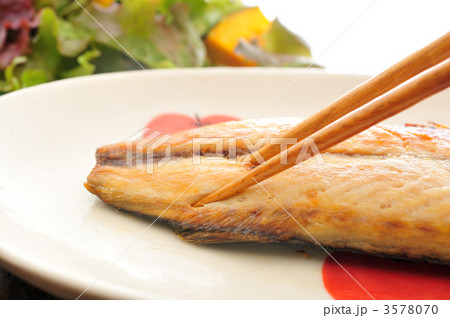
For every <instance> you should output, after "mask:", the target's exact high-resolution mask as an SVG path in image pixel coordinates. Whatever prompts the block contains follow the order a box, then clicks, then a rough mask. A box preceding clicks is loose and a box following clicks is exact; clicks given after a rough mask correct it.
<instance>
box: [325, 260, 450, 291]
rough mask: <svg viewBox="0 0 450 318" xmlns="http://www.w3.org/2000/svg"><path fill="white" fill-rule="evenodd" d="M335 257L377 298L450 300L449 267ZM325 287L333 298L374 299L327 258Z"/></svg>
mask: <svg viewBox="0 0 450 318" xmlns="http://www.w3.org/2000/svg"><path fill="white" fill-rule="evenodd" d="M333 257H334V258H336V260H337V261H338V262H339V263H340V264H341V265H342V266H343V267H344V268H345V269H346V270H347V271H348V272H349V273H350V274H351V275H352V276H353V277H354V278H355V279H356V280H357V281H358V282H359V283H360V284H361V285H362V286H363V287H364V288H365V289H366V290H367V291H368V292H369V293H370V294H371V295H372V296H373V297H374V298H375V299H450V267H449V266H444V265H438V264H427V263H414V262H406V261H395V260H391V259H385V258H380V257H375V256H366V255H358V254H353V253H344V252H342V253H333ZM322 277H323V282H324V285H325V288H326V289H327V291H328V292H329V293H330V294H331V296H332V297H333V298H334V299H372V298H371V297H370V296H369V295H368V294H367V293H366V292H365V291H364V290H363V289H362V288H361V287H360V286H359V285H358V284H357V283H356V282H355V281H354V280H353V279H352V278H351V277H350V276H349V275H348V274H347V273H346V272H345V271H344V270H343V269H342V268H341V267H340V266H339V265H338V264H336V262H335V261H334V260H333V259H332V258H330V257H328V258H327V259H326V261H325V263H324V265H323V268H322Z"/></svg>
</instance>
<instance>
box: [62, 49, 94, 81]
mask: <svg viewBox="0 0 450 318" xmlns="http://www.w3.org/2000/svg"><path fill="white" fill-rule="evenodd" d="M100 55H101V52H100V50H98V49H93V50H90V51H86V52H84V53H83V54H81V55H80V56H78V57H77V62H78V64H79V65H78V66H76V67H74V68H72V69H70V70H68V71H64V72H62V74H61V76H62V77H63V78H68V77H76V76H84V75H91V74H94V71H95V65H94V64H92V63H91V61H92V60H93V59H95V58H97V57H99V56H100Z"/></svg>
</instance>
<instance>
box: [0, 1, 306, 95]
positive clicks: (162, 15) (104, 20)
mask: <svg viewBox="0 0 450 318" xmlns="http://www.w3.org/2000/svg"><path fill="white" fill-rule="evenodd" d="M242 8H243V5H242V4H241V2H240V1H237V0H236V1H233V0H184V1H179V0H122V1H112V0H78V1H69V0H35V1H32V0H16V1H12V0H0V93H1V92H8V91H12V90H17V89H20V88H23V87H29V86H32V85H37V84H40V83H45V82H48V81H52V80H56V79H62V78H69V77H74V76H82V75H89V74H93V73H101V72H111V71H121V70H132V69H139V68H171V67H202V66H210V65H212V63H211V62H210V59H209V57H208V52H207V50H206V47H205V45H204V42H203V38H204V36H205V35H206V34H207V33H208V31H209V30H210V29H211V28H212V27H214V25H216V24H217V23H218V22H220V21H221V20H222V19H223V18H224V17H225V16H227V15H229V14H231V13H233V12H235V11H237V10H240V9H242ZM2 34H7V36H2ZM18 34H19V35H18ZM263 39H264V41H263V43H264V47H254V46H255V45H254V44H252V43H249V42H247V43H244V44H242V45H240V48H239V47H238V48H237V49H238V50H240V51H241V53H240V54H243V55H244V56H246V57H247V58H252V59H254V60H255V61H256V62H258V63H259V65H279V66H287V65H289V66H292V65H294V66H299V65H300V64H301V65H305V64H306V63H307V61H309V58H310V57H311V53H310V51H309V48H308V46H307V45H306V44H305V43H304V41H303V40H302V39H301V38H299V37H298V36H296V35H295V34H293V33H292V32H290V31H289V30H287V29H286V28H285V27H283V26H282V25H281V24H280V23H279V21H278V20H276V21H275V22H273V24H272V27H271V30H270V31H269V32H268V33H267V34H265V35H264V38H263ZM248 46H252V47H250V49H249V48H248ZM286 56H287V59H286ZM280 57H281V59H280ZM285 60H286V61H287V62H286V63H285V62H284V61H285ZM2 62H3V64H2ZM300 62H301V63H300ZM2 65H3V66H2Z"/></svg>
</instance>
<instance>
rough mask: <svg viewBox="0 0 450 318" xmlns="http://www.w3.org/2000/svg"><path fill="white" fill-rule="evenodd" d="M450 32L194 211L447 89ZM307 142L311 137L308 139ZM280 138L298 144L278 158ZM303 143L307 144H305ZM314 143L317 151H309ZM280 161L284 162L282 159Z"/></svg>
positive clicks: (344, 99)
mask: <svg viewBox="0 0 450 318" xmlns="http://www.w3.org/2000/svg"><path fill="white" fill-rule="evenodd" d="M449 57H450V32H448V33H446V34H445V35H444V36H442V37H440V38H439V39H437V40H436V41H434V42H432V43H430V44H429V45H427V46H425V47H424V48H422V49H420V50H418V51H416V52H414V53H413V54H411V55H409V56H408V57H406V58H405V59H403V60H401V61H400V62H398V63H397V64H395V65H393V66H391V67H390V68H388V69H387V70H385V71H384V72H382V73H380V74H378V75H376V76H374V77H372V78H371V79H369V80H368V81H366V82H364V83H362V84H360V85H359V86H357V87H356V88H354V89H352V90H351V91H349V92H347V93H346V94H344V95H343V96H341V97H340V98H338V99H337V100H335V101H334V102H332V103H331V104H329V105H328V106H326V107H325V108H323V109H322V110H320V111H319V112H317V113H315V114H313V115H312V116H310V117H308V118H307V119H305V120H304V121H302V122H301V123H299V124H298V125H296V126H294V127H293V128H292V129H290V130H289V131H288V132H287V133H286V134H284V135H283V136H280V137H279V138H280V140H279V141H278V142H277V143H272V144H268V145H266V146H264V147H262V148H261V149H260V150H259V154H260V156H261V157H262V158H263V159H264V160H265V161H266V162H265V163H264V164H261V165H258V161H257V159H256V158H257V157H256V156H255V155H254V154H251V155H249V156H248V158H246V159H245V160H244V161H246V162H248V163H251V164H253V165H258V166H257V167H255V168H254V169H252V170H250V171H249V172H248V173H247V174H245V175H243V176H242V177H240V178H238V179H236V180H234V181H232V182H230V183H228V184H226V185H225V186H223V187H222V188H220V189H218V190H217V191H215V192H213V193H211V194H209V195H208V196H206V197H205V198H203V199H201V200H200V201H198V202H196V203H195V204H193V206H194V207H199V206H203V205H204V204H207V203H211V202H215V201H220V200H223V199H226V198H228V197H231V196H233V195H235V194H238V193H240V192H242V191H244V190H245V189H247V188H248V187H250V186H252V185H255V184H256V183H259V182H261V181H263V180H265V179H267V178H270V177H271V176H273V175H275V174H277V173H280V172H282V171H284V170H286V169H288V168H290V167H292V166H294V165H296V164H298V163H300V162H302V161H304V160H307V159H308V158H310V157H312V156H314V155H315V154H316V153H317V150H318V151H319V152H322V151H324V150H326V149H327V148H330V147H333V146H335V145H336V144H338V143H340V142H342V141H344V140H346V139H348V138H350V137H352V136H354V135H356V134H358V133H360V132H362V131H364V130H366V129H368V128H370V127H371V126H373V125H375V124H377V123H379V122H381V121H383V120H385V119H387V118H389V117H392V116H394V115H396V114H398V113H400V112H401V111H403V110H405V109H407V108H409V107H411V106H413V105H415V104H416V103H418V102H420V101H421V100H423V99H425V98H427V97H429V96H431V95H433V94H436V93H438V92H439V91H441V90H444V89H446V88H447V87H449V86H450V59H449ZM324 127H325V128H324ZM307 137H310V138H307ZM284 138H297V140H298V141H299V142H297V143H296V144H295V145H292V146H290V147H289V145H287V146H288V147H289V148H287V149H286V150H284V151H283V152H282V153H279V151H280V149H281V147H280V144H279V143H280V142H281V143H282V142H283V140H284ZM305 138H307V139H305ZM312 141H314V144H315V145H316V146H317V148H316V149H314V150H315V151H312V150H313V148H312V147H310V143H311V142H312ZM282 159H283V160H282Z"/></svg>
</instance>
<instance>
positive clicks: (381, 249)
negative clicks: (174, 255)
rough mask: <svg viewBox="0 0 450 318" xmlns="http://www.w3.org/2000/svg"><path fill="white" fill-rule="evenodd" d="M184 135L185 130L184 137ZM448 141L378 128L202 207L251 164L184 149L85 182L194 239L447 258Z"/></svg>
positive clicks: (101, 166) (103, 169)
mask: <svg viewBox="0 0 450 318" xmlns="http://www.w3.org/2000/svg"><path fill="white" fill-rule="evenodd" d="M276 121H277V120H275V121H274V122H276ZM239 124H241V125H243V126H244V127H247V128H248V130H247V132H246V133H247V135H248V136H254V135H255V134H259V135H261V134H264V133H265V132H264V129H263V128H262V129H260V128H258V127H256V128H255V129H253V128H252V127H251V125H248V124H247V123H245V122H244V123H243V122H235V123H233V125H234V127H237V125H239ZM222 125H224V124H222ZM214 126H215V125H213V126H209V127H208V129H209V130H210V131H213V130H214ZM283 127H285V126H283ZM205 128H206V127H205ZM199 129H200V130H201V129H202V128H199ZM221 129H222V128H221ZM252 129H253V130H252ZM270 129H271V131H270V134H271V135H274V131H275V133H276V132H277V131H276V125H274V126H271V127H270ZM283 129H285V128H283ZM287 129H288V128H287ZM280 130H281V129H280ZM278 132H279V131H278ZM184 133H185V134H186V132H184ZM195 133H196V134H198V135H200V136H201V135H202V132H198V131H197V132H195ZM209 133H210V132H208V134H209ZM191 134H192V132H191ZM229 134H233V131H232V130H230V131H229ZM380 135H381V136H382V138H379V137H380ZM180 140H182V138H180ZM187 143H189V137H187V138H186V139H185V140H184V141H181V142H179V144H187ZM345 143H347V145H345ZM449 144H450V138H448V135H447V134H446V133H445V132H443V131H441V130H436V131H433V132H428V131H425V132H424V131H422V132H418V131H416V130H413V131H411V130H409V131H407V130H404V129H400V128H398V129H397V128H388V127H381V128H380V127H373V128H371V129H370V130H368V131H366V132H364V133H363V134H360V135H358V136H355V137H354V138H352V139H351V140H348V141H346V142H344V143H342V144H340V145H338V146H337V147H334V148H333V149H330V152H329V153H325V154H323V155H322V158H323V160H324V162H325V164H321V162H320V161H319V162H318V161H317V160H316V158H311V159H309V160H307V161H306V162H304V163H303V164H301V165H297V166H294V167H292V168H290V169H288V170H286V171H284V172H282V173H280V174H278V175H276V176H273V177H271V178H269V179H267V180H265V181H264V182H262V183H261V185H255V186H253V187H251V188H249V189H247V190H246V191H244V192H243V193H240V194H238V195H236V196H233V197H231V198H228V199H226V200H223V201H220V202H214V203H210V204H207V205H205V206H203V207H199V208H193V207H192V206H191V204H192V203H194V202H196V201H197V200H198V199H200V198H202V197H203V196H205V195H206V194H208V193H210V192H211V191H213V190H215V189H217V188H219V187H220V186H223V185H224V184H226V183H227V182H229V181H231V180H233V179H235V178H236V177H238V176H240V175H242V173H245V172H246V171H247V170H248V167H247V166H245V165H242V164H241V163H239V161H238V162H235V163H230V162H229V161H228V160H226V159H222V158H215V159H214V160H212V159H207V158H205V157H201V160H202V163H201V164H193V161H192V158H182V157H179V158H173V159H172V160H170V161H169V162H168V163H167V164H165V165H163V166H161V167H159V168H155V169H154V171H153V173H152V174H150V173H147V172H146V171H145V169H144V167H128V166H124V165H122V164H119V165H111V164H110V163H111V162H106V161H102V160H99V163H98V164H97V166H96V167H95V168H94V169H93V170H92V172H91V173H90V175H89V177H88V181H87V183H86V184H85V186H86V188H87V189H88V190H89V191H90V192H92V193H93V194H95V195H97V196H98V197H99V198H100V199H101V200H103V201H104V202H106V203H107V204H110V205H113V206H115V207H118V208H121V209H124V210H128V211H132V212H137V213H140V214H144V215H148V216H152V217H158V216H160V215H161V213H162V212H163V211H165V212H164V214H162V215H161V217H160V218H161V219H162V220H164V221H165V222H167V223H169V224H170V225H171V226H172V227H173V228H174V229H175V231H176V232H177V234H179V235H180V236H181V237H182V238H184V239H186V240H189V241H194V242H199V243H220V242H239V241H243V242H249V241H251V242H263V243H286V244H294V245H297V244H303V243H305V242H306V243H311V244H316V243H317V242H319V243H320V244H322V245H323V246H325V247H330V248H334V249H350V250H355V251H359V252H364V253H371V254H382V255H388V256H392V257H399V258H411V259H426V260H432V261H439V262H442V263H450V161H449V156H448V153H449V149H450V147H449ZM377 145H378V146H377ZM191 146H192V144H191ZM108 147H110V149H111V148H115V149H116V150H117V149H119V148H121V147H122V145H121V144H118V145H117V146H115V147H114V146H108ZM101 149H102V148H101ZM112 162H116V163H118V162H120V160H114V161H112ZM197 178H198V179H197ZM191 183H192V185H191V186H190V187H189V185H190V184H191ZM188 187H189V188H188ZM186 188H188V189H187V190H186ZM185 190H186V191H185ZM183 191H185V192H184V193H183ZM182 193H183V194H182ZM180 194H182V195H181V196H180V197H179V198H178V199H177V197H178V196H179V195H180ZM174 201H175V202H174ZM169 206H170V207H169ZM165 209H167V210H165ZM313 238H314V239H313ZM315 240H317V241H315Z"/></svg>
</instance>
